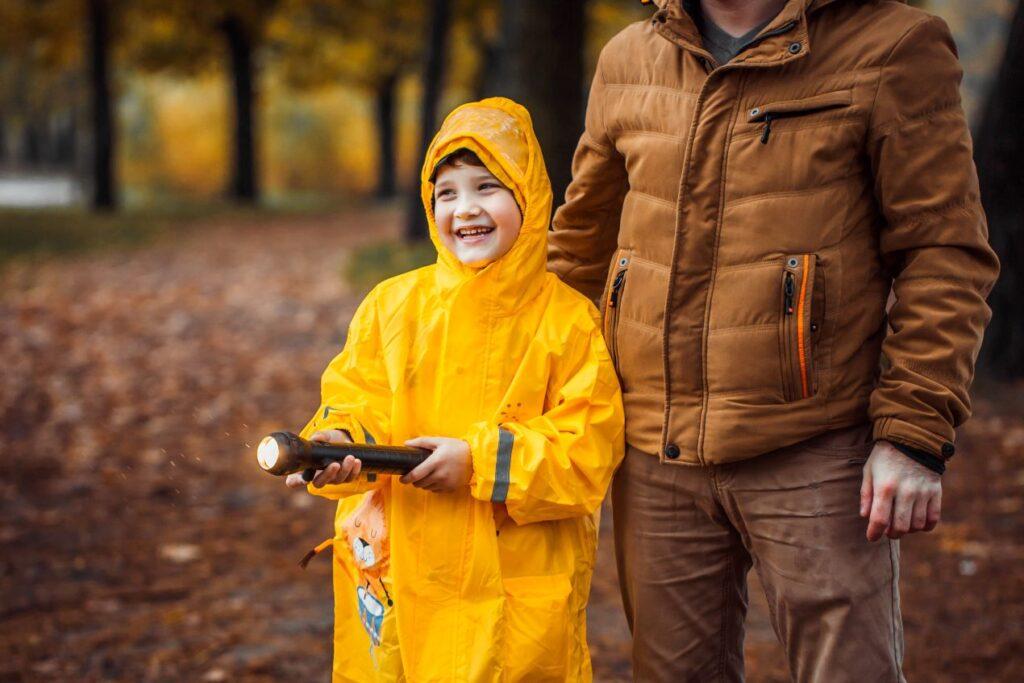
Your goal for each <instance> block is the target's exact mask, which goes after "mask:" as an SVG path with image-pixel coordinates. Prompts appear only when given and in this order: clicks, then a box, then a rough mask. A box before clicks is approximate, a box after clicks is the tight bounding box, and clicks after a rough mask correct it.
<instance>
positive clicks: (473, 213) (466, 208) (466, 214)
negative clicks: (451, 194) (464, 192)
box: [455, 203, 480, 220]
mask: <svg viewBox="0 0 1024 683" xmlns="http://www.w3.org/2000/svg"><path fill="white" fill-rule="evenodd" d="M479 215H480V207H479V206H477V205H476V204H475V203H474V204H469V203H467V204H460V205H459V206H458V207H457V208H456V210H455V217H456V218H458V219H459V220H467V219H470V218H476V217H477V216H479Z"/></svg>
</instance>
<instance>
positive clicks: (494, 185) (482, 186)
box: [480, 182, 501, 190]
mask: <svg viewBox="0 0 1024 683" xmlns="http://www.w3.org/2000/svg"><path fill="white" fill-rule="evenodd" d="M497 187H501V186H500V185H498V183H493V182H486V183H480V189H481V190H487V189H490V188H497Z"/></svg>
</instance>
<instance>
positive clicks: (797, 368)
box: [779, 254, 825, 401]
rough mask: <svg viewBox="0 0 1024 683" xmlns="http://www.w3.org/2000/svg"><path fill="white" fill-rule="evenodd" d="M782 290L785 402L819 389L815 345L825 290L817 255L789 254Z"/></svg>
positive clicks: (781, 334)
mask: <svg viewBox="0 0 1024 683" xmlns="http://www.w3.org/2000/svg"><path fill="white" fill-rule="evenodd" d="M780 290H781V292H780V294H781V296H780V300H781V309H782V312H781V317H780V321H781V322H780V324H779V351H780V354H781V361H782V363H781V364H782V394H783V397H784V399H785V400H786V401H797V400H800V399H805V398H810V397H812V396H814V395H815V393H816V392H817V378H816V374H815V372H814V346H815V343H816V340H817V337H818V334H819V331H820V329H821V324H822V314H823V312H824V291H825V289H824V283H823V282H822V277H821V274H820V269H819V268H818V267H817V257H816V256H815V255H814V254H792V255H789V256H786V257H785V262H784V266H783V270H782V282H781V283H780Z"/></svg>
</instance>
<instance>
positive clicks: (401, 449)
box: [299, 441, 431, 474]
mask: <svg viewBox="0 0 1024 683" xmlns="http://www.w3.org/2000/svg"><path fill="white" fill-rule="evenodd" d="M308 443H309V447H308V450H306V451H305V452H304V453H302V454H301V455H300V457H299V460H300V462H301V464H302V465H303V466H304V469H305V468H310V469H316V470H322V469H324V468H325V467H327V466H328V465H330V464H331V463H332V462H341V461H342V460H344V459H345V456H347V455H351V456H354V457H355V458H356V459H358V460H359V461H361V462H362V463H363V467H362V471H363V472H378V473H381V474H405V473H406V472H410V471H411V470H413V469H414V468H415V467H416V466H417V465H419V464H420V463H421V462H423V461H424V460H426V459H427V456H429V455H430V453H431V452H430V451H429V450H427V449H426V448H414V447H412V446H380V445H377V444H364V443H347V444H344V445H335V444H325V443H319V442H317V441H310V442H308Z"/></svg>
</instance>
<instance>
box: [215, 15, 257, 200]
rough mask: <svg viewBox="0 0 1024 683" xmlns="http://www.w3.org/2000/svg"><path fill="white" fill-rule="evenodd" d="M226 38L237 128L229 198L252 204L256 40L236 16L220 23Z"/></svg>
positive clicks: (254, 162) (255, 185)
mask: <svg viewBox="0 0 1024 683" xmlns="http://www.w3.org/2000/svg"><path fill="white" fill-rule="evenodd" d="M221 28H222V30H223V31H224V36H225V38H226V39H227V47H228V58H229V60H230V65H231V95H232V101H233V103H234V114H235V128H234V139H233V141H232V143H233V144H232V168H231V187H230V190H229V194H230V197H231V198H232V199H234V200H235V201H238V202H244V203H246V204H253V203H255V202H256V201H257V200H258V199H259V186H258V184H257V178H258V177H259V173H258V168H257V159H256V141H255V127H256V124H255V118H256V111H255V110H256V94H255V89H254V83H255V67H254V65H253V59H252V53H253V39H252V35H251V34H250V32H249V30H248V28H247V27H246V26H245V23H244V22H243V21H242V20H241V19H240V18H239V17H237V16H230V15H229V16H228V17H227V18H226V19H225V20H224V22H223V23H222V24H221Z"/></svg>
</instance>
